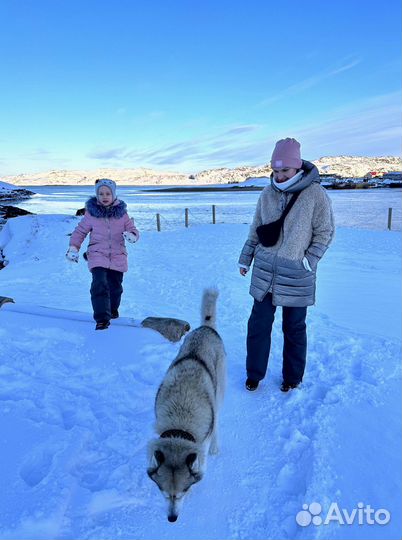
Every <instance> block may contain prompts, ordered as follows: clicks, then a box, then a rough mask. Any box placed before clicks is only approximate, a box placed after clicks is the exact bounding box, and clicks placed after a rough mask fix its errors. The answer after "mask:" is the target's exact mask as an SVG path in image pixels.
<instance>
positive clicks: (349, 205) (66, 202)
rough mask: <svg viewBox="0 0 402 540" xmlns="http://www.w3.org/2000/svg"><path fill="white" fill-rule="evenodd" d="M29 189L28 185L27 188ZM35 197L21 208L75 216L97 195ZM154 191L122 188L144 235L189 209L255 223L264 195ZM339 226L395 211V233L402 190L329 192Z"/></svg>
mask: <svg viewBox="0 0 402 540" xmlns="http://www.w3.org/2000/svg"><path fill="white" fill-rule="evenodd" d="M27 187H28V189H29V186H27ZM30 189H32V190H34V191H35V192H36V195H35V196H34V197H32V198H31V199H29V200H26V201H22V202H20V203H18V204H16V206H19V207H20V208H24V209H25V210H28V211H30V212H34V213H39V214H75V212H76V211H77V210H78V209H79V208H82V207H83V206H84V204H85V201H86V200H87V199H88V198H89V197H91V196H92V195H93V193H94V192H93V187H92V186H34V187H31V188H30ZM150 189H152V188H150V187H148V186H147V187H139V186H118V196H119V197H120V198H121V199H123V200H124V201H125V202H126V203H127V207H128V213H129V215H130V216H133V217H134V219H135V221H136V223H137V225H138V228H139V229H140V230H155V229H156V217H155V216H156V214H157V213H159V214H160V216H161V226H162V229H163V230H166V229H169V230H170V229H174V228H178V227H182V226H184V209H185V208H188V209H189V223H190V226H191V225H196V224H200V223H211V222H212V205H215V206H216V221H217V223H250V222H251V220H252V218H253V215H254V210H255V206H256V203H257V199H258V197H259V195H260V192H259V191H237V190H236V191H233V192H231V191H221V190H219V189H217V190H216V191H207V192H191V191H188V192H180V193H177V192H174V193H169V192H163V191H150ZM327 193H328V195H329V196H330V198H331V200H332V204H333V209H334V214H335V221H336V225H337V226H344V227H357V228H364V229H377V230H385V229H386V228H387V222H388V208H392V209H393V210H392V229H393V230H399V231H400V230H401V229H402V204H401V202H402V198H401V193H402V189H366V190H354V189H351V190H338V191H332V190H328V191H327Z"/></svg>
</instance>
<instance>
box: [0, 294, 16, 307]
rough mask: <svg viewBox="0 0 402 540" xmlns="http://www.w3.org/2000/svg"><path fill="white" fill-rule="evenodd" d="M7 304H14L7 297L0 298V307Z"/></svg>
mask: <svg viewBox="0 0 402 540" xmlns="http://www.w3.org/2000/svg"><path fill="white" fill-rule="evenodd" d="M8 302H11V303H13V304H15V302H14V300H13V299H12V298H9V297H8V296H0V307H1V306H2V305H3V304H7V303H8Z"/></svg>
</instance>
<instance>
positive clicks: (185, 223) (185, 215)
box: [184, 208, 188, 227]
mask: <svg viewBox="0 0 402 540" xmlns="http://www.w3.org/2000/svg"><path fill="white" fill-rule="evenodd" d="M184 225H185V226H186V227H188V208H185V209H184Z"/></svg>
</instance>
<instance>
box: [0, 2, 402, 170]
mask: <svg viewBox="0 0 402 540" xmlns="http://www.w3.org/2000/svg"><path fill="white" fill-rule="evenodd" d="M400 11H401V7H400V2H399V0H387V1H386V2H379V1H378V0H374V1H371V2H367V0H364V1H363V0H353V1H352V2H351V1H350V0H339V1H337V2H322V0H306V1H304V2H299V1H296V0H282V1H281V2H270V1H267V0H249V1H248V2H244V1H240V0H230V1H229V0H222V1H216V0H204V1H203V2H192V1H189V0H188V1H185V0H176V1H175V0H171V1H169V0H163V1H162V0H154V1H152V0H149V1H147V2H144V1H142V2H140V1H136V0H115V1H113V2H110V1H106V0H86V1H84V2H83V1H82V0H68V1H67V0H65V1H64V0H63V1H62V0H19V1H18V2H16V1H15V0H2V1H1V2H0V21H1V33H0V53H1V66H2V68H1V85H0V98H1V99H0V176H5V175H17V174H23V173H35V172H41V171H48V170H59V169H73V170H74V169H96V168H99V167H119V168H121V167H124V168H136V167H150V168H154V169H158V170H167V171H177V172H186V173H189V174H191V173H197V172H199V171H201V170H205V169H210V168H218V167H238V166H243V165H254V166H256V165H264V164H266V163H268V162H269V159H270V155H271V153H272V149H273V146H274V144H275V141H276V140H278V139H280V138H283V137H289V136H290V137H296V138H297V139H298V140H299V141H300V142H301V144H302V153H303V157H304V158H305V159H309V160H313V159H318V158H320V157H322V156H334V155H360V156H382V155H399V154H400V150H401V149H400V139H401V106H400V102H401V83H400V80H401V50H400V37H401V26H400V20H401V13H400Z"/></svg>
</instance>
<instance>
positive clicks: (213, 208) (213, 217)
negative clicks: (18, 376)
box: [212, 204, 216, 225]
mask: <svg viewBox="0 0 402 540" xmlns="http://www.w3.org/2000/svg"><path fill="white" fill-rule="evenodd" d="M212 223H213V224H214V225H215V224H216V213H215V205H214V204H213V205H212Z"/></svg>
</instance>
